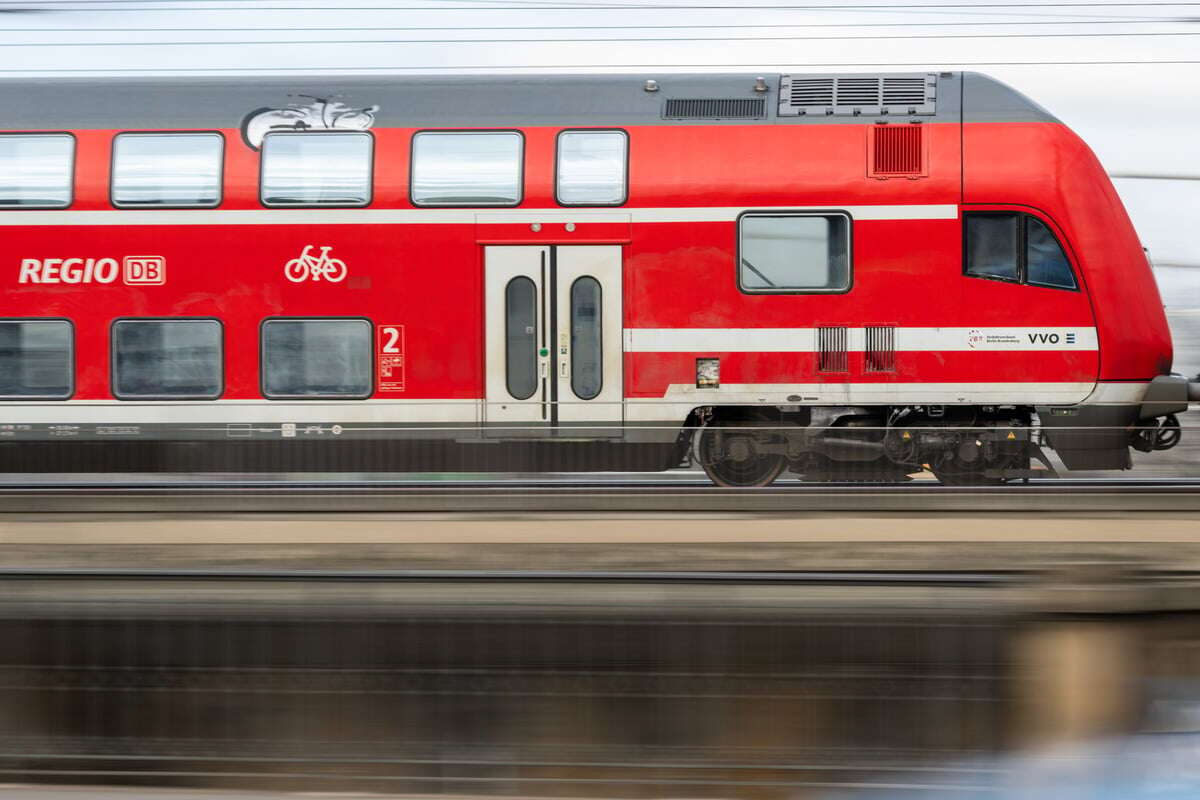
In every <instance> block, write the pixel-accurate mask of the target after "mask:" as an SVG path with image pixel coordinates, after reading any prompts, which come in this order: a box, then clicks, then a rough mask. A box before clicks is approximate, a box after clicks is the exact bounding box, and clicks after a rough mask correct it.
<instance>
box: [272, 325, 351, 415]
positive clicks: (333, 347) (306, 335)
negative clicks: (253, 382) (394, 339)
mask: <svg viewBox="0 0 1200 800" xmlns="http://www.w3.org/2000/svg"><path fill="white" fill-rule="evenodd" d="M371 378H372V373H371V323H370V322H368V321H367V320H365V319H269V320H267V321H266V322H264V323H263V326H262V387H263V394H264V395H266V396H267V397H270V398H288V397H295V398H310V399H312V398H320V397H358V398H362V397H366V396H368V395H369V394H370V393H371Z"/></svg>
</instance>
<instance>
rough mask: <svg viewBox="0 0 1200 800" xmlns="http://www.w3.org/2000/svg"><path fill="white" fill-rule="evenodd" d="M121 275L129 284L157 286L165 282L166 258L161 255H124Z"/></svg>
mask: <svg viewBox="0 0 1200 800" xmlns="http://www.w3.org/2000/svg"><path fill="white" fill-rule="evenodd" d="M122 276H123V278H124V280H125V283H127V284H129V285H131V286H137V285H143V286H159V285H162V284H164V283H166V282H167V260H166V259H165V258H163V257H162V256H125V259H124V261H123V262H122Z"/></svg>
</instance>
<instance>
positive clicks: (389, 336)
mask: <svg viewBox="0 0 1200 800" xmlns="http://www.w3.org/2000/svg"><path fill="white" fill-rule="evenodd" d="M383 336H384V342H383V352H385V353H399V352H400V347H399V345H398V344H397V342H399V341H400V329H399V328H384V329H383Z"/></svg>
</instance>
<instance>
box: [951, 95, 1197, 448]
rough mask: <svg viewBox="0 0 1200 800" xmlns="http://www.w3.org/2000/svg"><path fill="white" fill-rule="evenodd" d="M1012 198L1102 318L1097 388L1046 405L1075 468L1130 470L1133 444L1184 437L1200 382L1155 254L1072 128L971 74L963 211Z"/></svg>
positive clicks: (1051, 426) (1055, 439) (1056, 442)
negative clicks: (1176, 337) (1173, 330)
mask: <svg viewBox="0 0 1200 800" xmlns="http://www.w3.org/2000/svg"><path fill="white" fill-rule="evenodd" d="M999 202H1003V203H1004V204H1006V206H1008V207H1011V208H1014V209H1022V210H1024V211H1025V212H1026V213H1028V214H1030V215H1033V216H1035V217H1037V218H1039V219H1041V220H1042V221H1043V222H1045V223H1047V224H1048V225H1049V226H1050V227H1051V228H1052V229H1054V230H1055V231H1056V234H1057V236H1058V237H1059V239H1060V241H1061V242H1062V243H1063V245H1064V247H1065V249H1066V251H1067V253H1068V255H1069V257H1070V259H1071V261H1072V263H1073V266H1074V268H1075V271H1076V273H1077V275H1078V278H1079V290H1080V293H1081V296H1082V297H1084V298H1086V300H1087V304H1088V307H1089V316H1091V317H1092V318H1093V319H1094V325H1095V352H1096V357H1097V363H1096V365H1095V386H1094V388H1093V389H1092V391H1091V392H1090V393H1089V394H1088V396H1087V397H1086V398H1085V399H1084V400H1083V401H1082V402H1079V403H1070V404H1053V403H1048V404H1042V405H1038V406H1037V408H1036V410H1037V413H1038V418H1039V421H1040V423H1041V426H1042V428H1043V429H1044V431H1045V432H1046V438H1047V443H1048V444H1049V445H1050V446H1051V447H1052V448H1053V449H1054V450H1055V452H1056V453H1057V454H1058V455H1059V457H1060V458H1061V459H1062V461H1063V463H1064V465H1065V466H1066V467H1067V468H1068V469H1073V470H1078V469H1128V468H1129V467H1130V466H1131V459H1130V447H1131V446H1133V447H1135V448H1137V449H1140V450H1153V449H1165V447H1169V446H1172V445H1173V444H1174V443H1175V442H1177V441H1178V422H1177V419H1176V418H1175V417H1174V415H1175V414H1177V413H1180V412H1182V411H1186V410H1187V408H1188V397H1189V391H1190V392H1191V394H1192V396H1193V399H1195V397H1196V394H1197V393H1198V390H1200V386H1198V385H1197V384H1191V385H1190V387H1189V384H1188V382H1187V380H1186V378H1183V377H1182V376H1179V375H1173V374H1172V373H1171V360H1172V347H1171V336H1170V330H1169V328H1168V326H1167V319H1166V314H1165V312H1164V310H1163V304H1162V298H1161V297H1160V295H1159V292H1158V287H1157V285H1156V283H1155V281H1154V276H1153V273H1152V271H1151V268H1150V265H1149V263H1148V262H1147V259H1146V256H1145V252H1144V251H1143V249H1142V246H1141V243H1140V241H1139V240H1138V237H1137V233H1136V232H1135V230H1134V227H1133V224H1132V222H1131V221H1130V219H1129V215H1128V214H1127V213H1126V211H1125V208H1124V206H1123V205H1122V203H1121V200H1120V198H1119V197H1118V196H1117V193H1116V190H1115V189H1114V187H1113V185H1112V181H1111V180H1110V179H1109V178H1108V175H1107V173H1106V172H1105V170H1104V168H1103V166H1102V165H1101V164H1100V162H1099V160H1098V159H1097V158H1096V156H1095V154H1094V153H1093V152H1092V151H1091V149H1090V148H1089V147H1088V146H1087V144H1085V143H1084V142H1083V140H1082V139H1080V138H1079V136H1077V135H1076V134H1075V133H1074V132H1072V131H1071V130H1070V129H1069V128H1068V127H1067V126H1066V125H1064V124H1062V123H1061V122H1060V121H1059V120H1057V119H1056V118H1054V117H1053V116H1052V115H1050V114H1049V112H1047V111H1046V110H1045V109H1043V108H1041V107H1040V106H1038V105H1037V104H1035V103H1033V102H1032V101H1031V100H1029V99H1028V98H1026V97H1024V96H1022V95H1020V94H1019V93H1017V92H1016V91H1014V90H1012V89H1010V88H1009V87H1007V86H1004V85H1003V84H1000V83H998V82H996V81H994V80H992V79H990V78H988V77H986V76H983V75H978V74H974V73H965V74H964V75H963V211H964V215H965V216H967V217H968V218H969V215H970V214H971V213H972V212H975V211H981V210H988V209H991V208H994V207H995V206H994V205H992V204H995V203H999Z"/></svg>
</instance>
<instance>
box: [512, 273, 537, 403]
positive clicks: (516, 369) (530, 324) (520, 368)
mask: <svg viewBox="0 0 1200 800" xmlns="http://www.w3.org/2000/svg"><path fill="white" fill-rule="evenodd" d="M537 305H538V304H537V287H536V286H534V284H533V281H531V280H530V279H529V278H525V277H517V278H513V279H512V280H511V281H509V282H508V286H507V288H505V290H504V320H505V323H504V326H505V342H506V344H505V359H504V363H505V375H506V381H507V386H508V393H509V394H510V395H512V396H513V397H515V398H516V399H518V400H528V399H529V398H530V397H533V393H534V391H536V389H537Z"/></svg>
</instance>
